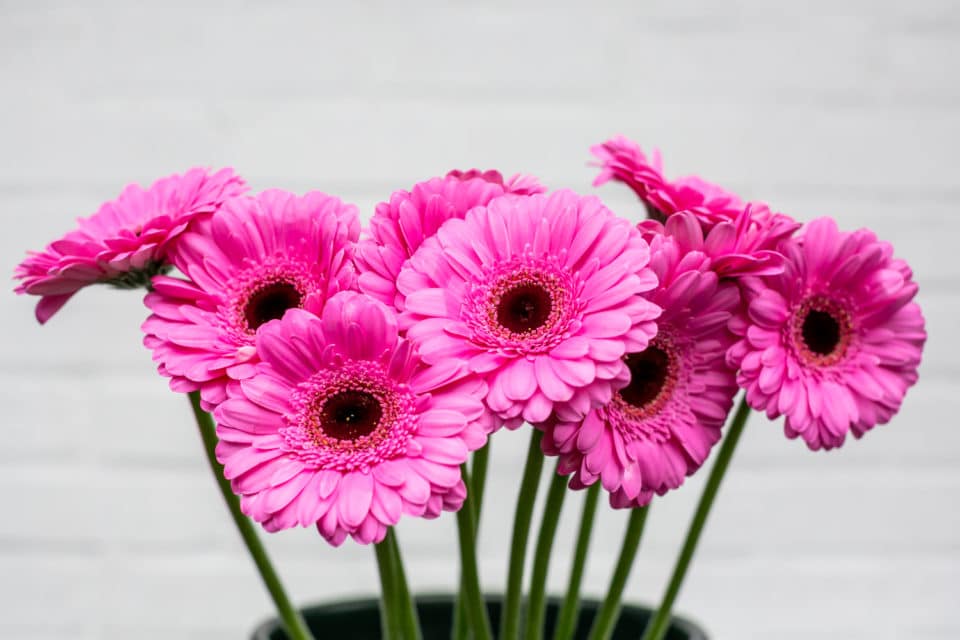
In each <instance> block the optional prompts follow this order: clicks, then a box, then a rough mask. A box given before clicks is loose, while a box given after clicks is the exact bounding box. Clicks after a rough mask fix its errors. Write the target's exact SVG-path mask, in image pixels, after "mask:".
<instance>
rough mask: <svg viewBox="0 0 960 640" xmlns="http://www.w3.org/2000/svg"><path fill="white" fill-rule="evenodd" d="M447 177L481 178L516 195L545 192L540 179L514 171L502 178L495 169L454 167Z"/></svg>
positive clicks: (461, 178) (462, 178) (545, 189)
mask: <svg viewBox="0 0 960 640" xmlns="http://www.w3.org/2000/svg"><path fill="white" fill-rule="evenodd" d="M447 177H448V178H451V177H452V178H459V179H460V180H472V179H474V178H481V179H483V180H486V181H487V182H492V183H493V184H498V185H500V186H501V187H503V190H504V192H505V193H512V194H514V195H518V196H532V195H534V194H537V193H546V191H547V188H546V187H545V186H543V185H542V184H540V181H539V180H538V179H537V178H536V177H534V176H530V175H526V174H523V173H515V174H513V175H512V176H510V177H509V178H506V179H504V177H503V174H502V173H500V172H499V171H497V170H496V169H488V170H486V171H481V170H480V169H469V170H467V171H460V170H459V169H454V170H453V171H450V172H449V173H447Z"/></svg>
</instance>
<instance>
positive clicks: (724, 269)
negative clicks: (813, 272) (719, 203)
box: [637, 203, 800, 278]
mask: <svg viewBox="0 0 960 640" xmlns="http://www.w3.org/2000/svg"><path fill="white" fill-rule="evenodd" d="M637 227H638V228H639V229H640V231H641V232H642V233H643V234H644V238H646V239H647V240H648V241H649V240H650V237H651V236H655V235H661V234H664V233H666V234H667V235H670V236H672V237H673V238H674V240H676V242H677V243H679V247H680V250H681V251H683V252H684V253H688V252H691V251H699V252H702V253H704V254H706V255H707V257H709V258H710V268H711V269H712V270H713V271H715V272H716V273H717V275H719V276H720V277H721V278H738V277H742V276H751V275H752V276H763V275H775V274H778V273H783V270H784V265H785V259H784V257H783V254H782V253H780V252H779V251H778V250H777V248H778V247H779V246H780V243H781V242H783V241H784V240H785V239H787V238H789V237H790V236H791V235H793V233H794V232H795V231H796V230H797V229H799V228H800V223H798V222H796V221H794V220H793V219H792V218H790V217H789V216H786V215H784V214H782V213H773V212H771V211H770V209H769V207H767V206H766V205H763V204H757V203H750V204H748V205H747V206H746V207H744V209H743V210H742V211H740V213H738V214H737V215H736V216H735V217H734V218H733V219H732V220H730V221H725V222H720V223H717V224H715V225H713V227H710V228H709V229H708V230H707V231H706V232H705V231H704V228H703V225H702V224H701V223H700V222H699V221H698V220H697V219H696V217H695V216H694V214H693V213H691V212H685V211H681V212H678V213H675V214H673V215H671V216H670V217H669V218H667V221H666V223H661V222H659V221H657V220H644V221H643V222H641V223H640V224H639V225H637Z"/></svg>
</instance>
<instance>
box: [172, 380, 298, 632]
mask: <svg viewBox="0 0 960 640" xmlns="http://www.w3.org/2000/svg"><path fill="white" fill-rule="evenodd" d="M189 396H190V406H191V407H193V415H194V417H195V418H196V420H197V428H198V429H199V430H200V437H201V438H202V439H203V447H204V449H205V450H206V453H207V462H209V463H210V470H211V471H212V472H213V475H214V477H215V478H216V479H217V486H218V487H219V488H220V493H221V494H222V495H223V501H224V502H226V503H227V508H228V509H229V510H230V515H231V516H232V517H233V522H234V524H235V525H236V527H237V531H238V532H239V533H240V537H241V538H243V543H244V544H245V545H246V546H247V551H249V552H250V557H251V558H253V562H254V564H255V565H256V566H257V570H258V571H259V572H260V577H261V578H262V579H263V584H264V586H265V587H266V588H267V591H268V592H270V597H271V598H273V603H274V605H276V607H277V614H278V615H279V616H280V621H281V622H282V623H283V627H284V629H285V630H286V632H287V636H288V638H289V639H290V640H313V635H312V634H311V633H310V630H309V629H308V628H307V623H306V622H304V620H303V616H301V615H300V612H299V611H297V609H296V608H295V607H294V606H293V604H292V603H291V602H290V598H288V597H287V593H286V592H285V591H284V589H283V584H282V583H281V582H280V576H278V575H277V572H276V570H275V569H274V568H273V565H272V564H271V563H270V558H269V556H268V555H267V550H266V549H265V548H264V547H263V543H262V542H260V538H259V536H257V530H256V529H255V528H254V525H253V522H251V521H250V519H249V518H247V516H245V515H243V512H242V511H241V510H240V499H239V498H237V496H236V495H235V494H234V493H233V490H232V489H231V488H230V481H229V480H227V479H226V478H225V477H224V475H223V465H221V464H220V463H219V462H218V461H217V454H216V448H217V432H216V427H215V426H214V424H213V418H211V417H210V414H209V413H207V412H206V411H204V410H203V409H202V408H201V407H200V393H199V392H197V391H191V392H190V394H189Z"/></svg>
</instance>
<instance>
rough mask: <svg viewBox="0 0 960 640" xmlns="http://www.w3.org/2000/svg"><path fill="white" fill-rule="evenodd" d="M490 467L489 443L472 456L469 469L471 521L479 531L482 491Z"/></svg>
mask: <svg viewBox="0 0 960 640" xmlns="http://www.w3.org/2000/svg"><path fill="white" fill-rule="evenodd" d="M489 465H490V441H487V444H486V445H484V446H483V447H482V448H480V449H478V450H477V451H476V452H474V454H473V466H472V467H471V468H470V477H471V478H472V479H473V480H472V483H471V484H470V487H469V488H470V489H472V490H473V496H472V497H471V498H470V504H472V505H473V520H474V522H476V523H477V531H480V507H481V506H482V505H483V490H484V487H485V486H486V484H487V467H488V466H489Z"/></svg>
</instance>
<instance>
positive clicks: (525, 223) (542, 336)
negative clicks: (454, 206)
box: [397, 191, 660, 427]
mask: <svg viewBox="0 0 960 640" xmlns="http://www.w3.org/2000/svg"><path fill="white" fill-rule="evenodd" d="M649 254H650V252H649V247H648V246H647V243H646V242H645V241H644V240H643V238H642V237H641V236H640V233H639V231H637V230H636V229H635V228H634V227H633V226H632V225H631V224H630V223H629V222H628V221H626V220H623V219H621V218H617V217H616V216H614V215H613V213H611V212H610V210H609V209H607V208H606V207H604V206H603V204H602V203H601V202H600V200H598V199H597V198H595V197H582V196H579V195H577V194H575V193H573V192H570V191H557V192H554V193H552V194H550V195H534V196H529V197H524V198H497V199H495V200H493V201H491V202H490V203H489V204H488V205H487V206H486V207H477V208H475V209H472V210H471V211H470V212H469V213H467V215H466V217H465V218H464V219H462V220H460V219H456V220H449V221H448V222H447V223H445V224H444V225H443V226H442V227H441V228H440V230H439V231H438V232H437V234H436V235H434V236H433V237H431V238H428V239H427V240H426V241H425V242H424V243H423V245H422V246H421V247H420V249H419V250H418V251H417V252H416V253H415V254H414V255H413V257H412V258H411V259H410V260H409V261H408V262H407V264H406V266H405V267H404V268H403V270H402V271H401V273H400V277H399V280H398V282H397V287H398V289H399V291H400V294H401V295H403V296H405V299H404V300H403V309H404V313H403V315H402V316H401V324H402V327H403V328H405V329H407V330H408V337H409V338H410V339H411V340H412V341H414V342H415V343H416V344H417V345H418V346H419V347H420V350H421V353H422V354H423V357H424V359H426V360H427V361H428V362H431V363H439V362H444V361H451V362H463V363H464V364H465V366H467V367H468V368H469V369H470V370H471V371H474V372H477V373H480V374H482V375H483V376H484V378H485V380H486V381H487V383H488V385H489V392H488V394H487V397H486V404H487V406H488V408H489V409H490V410H491V411H492V412H493V413H495V414H496V415H497V416H499V417H500V418H501V419H503V420H506V421H507V422H508V425H509V426H511V427H515V426H518V425H519V424H520V423H521V422H522V421H523V420H526V421H528V422H533V423H536V422H541V421H543V420H546V419H547V418H548V417H549V416H550V415H551V413H552V412H553V411H554V410H556V411H557V412H559V413H561V414H562V415H564V416H568V417H570V418H571V419H574V418H576V417H583V416H584V415H586V413H587V412H588V411H589V410H590V409H591V408H593V407H594V406H598V405H601V404H605V403H607V402H608V401H609V400H610V397H611V395H612V393H613V390H614V388H616V387H619V386H623V385H624V384H626V381H627V377H628V370H627V365H626V364H625V363H624V361H623V360H622V357H621V356H623V354H624V353H625V352H627V351H640V350H642V349H643V348H645V347H646V346H647V343H648V342H649V341H650V339H651V338H652V337H653V335H654V334H655V333H656V324H655V322H654V320H655V318H656V317H657V316H658V315H659V313H660V310H659V308H658V307H657V306H656V305H654V304H652V303H650V302H649V301H647V300H645V299H644V298H643V297H642V296H641V295H640V294H642V293H643V292H645V291H649V290H650V289H652V288H653V287H654V286H656V277H655V276H654V274H653V272H652V271H651V270H650V269H649V268H648V266H647V263H648V261H649Z"/></svg>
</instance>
